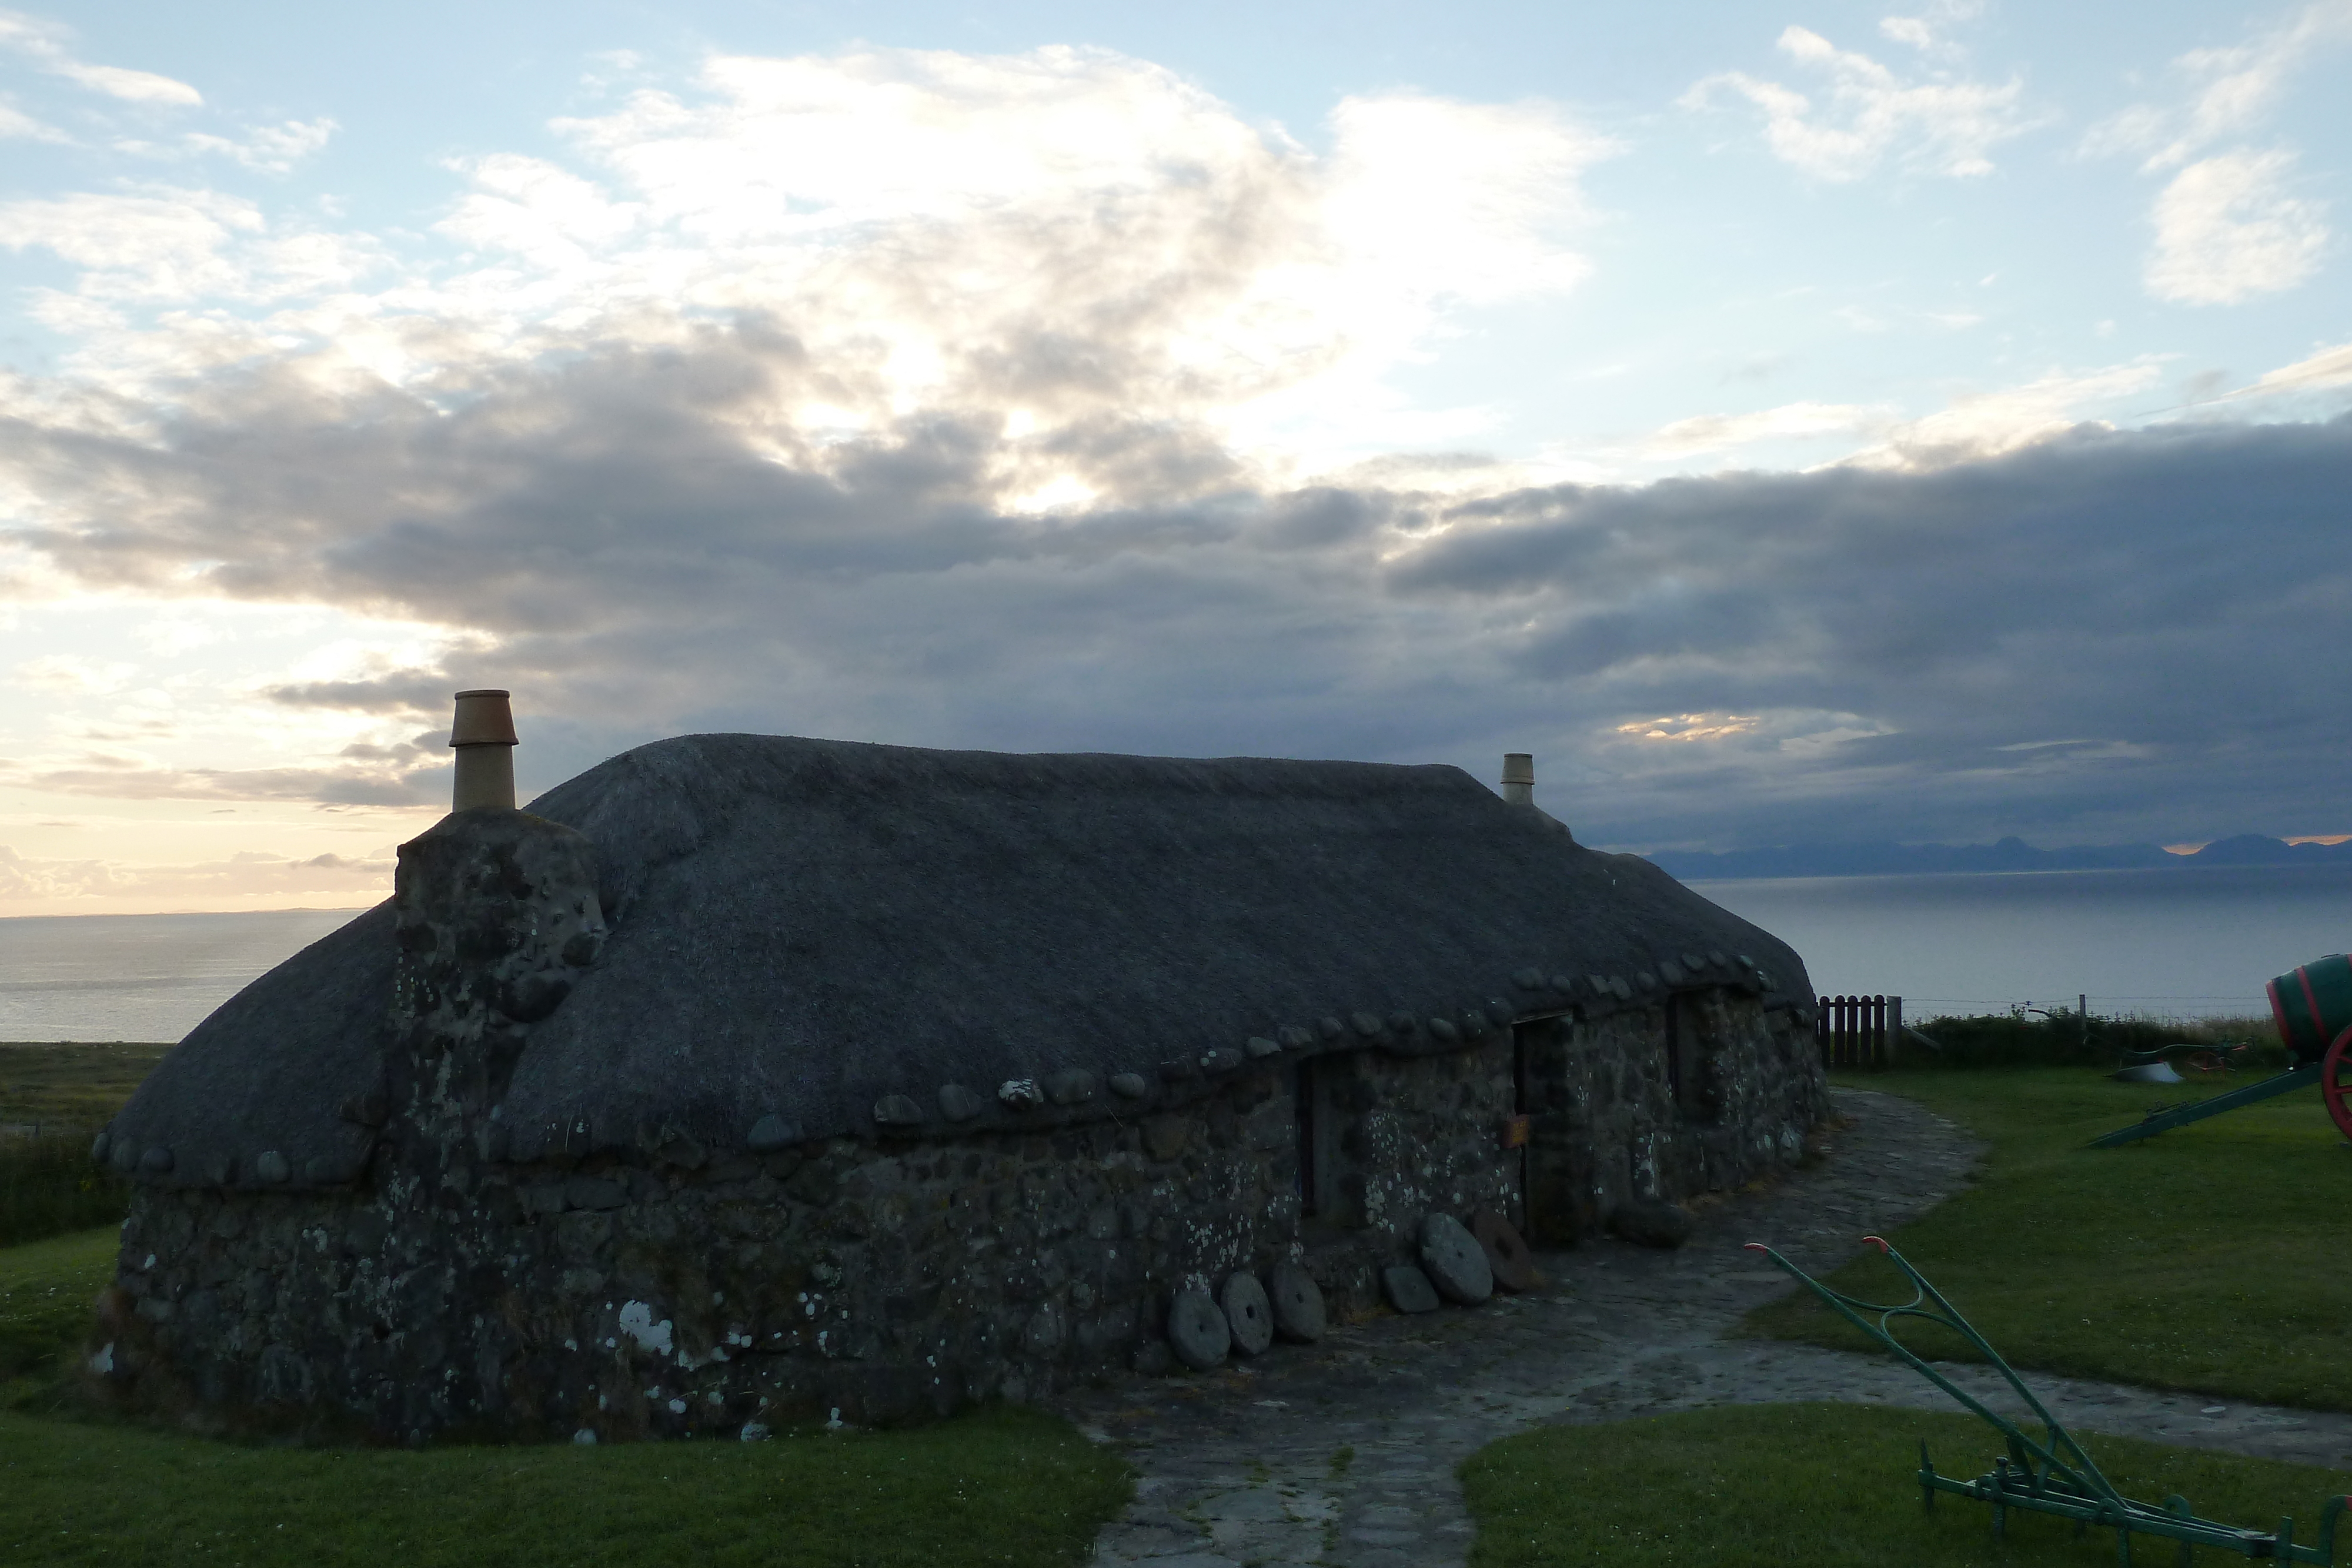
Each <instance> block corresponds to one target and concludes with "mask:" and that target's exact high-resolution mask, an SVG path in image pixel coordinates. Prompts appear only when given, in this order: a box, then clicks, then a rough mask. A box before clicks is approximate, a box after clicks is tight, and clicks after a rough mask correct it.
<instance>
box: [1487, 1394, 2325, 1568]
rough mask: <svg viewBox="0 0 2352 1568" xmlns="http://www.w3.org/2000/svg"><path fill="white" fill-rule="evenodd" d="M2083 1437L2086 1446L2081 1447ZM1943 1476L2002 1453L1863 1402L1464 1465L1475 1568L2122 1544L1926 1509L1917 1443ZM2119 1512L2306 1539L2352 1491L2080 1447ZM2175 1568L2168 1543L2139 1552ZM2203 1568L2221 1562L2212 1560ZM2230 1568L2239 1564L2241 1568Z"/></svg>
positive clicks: (1961, 1428)
mask: <svg viewBox="0 0 2352 1568" xmlns="http://www.w3.org/2000/svg"><path fill="white" fill-rule="evenodd" d="M2078 1436H2079V1434H2078ZM1923 1438H1924V1439H1925V1440H1926V1441H1927V1446H1928V1449H1929V1452H1930V1453H1932V1454H1933V1455H1934V1457H1935V1459H1936V1463H1937V1469H1939V1470H1941V1471H1942V1472H1943V1473H1944V1474H1945V1475H1958V1476H1961V1477H1973V1476H1976V1475H1979V1474H1981V1473H1982V1472H1983V1471H1985V1470H1987V1469H1990V1468H1991V1465H1992V1459H1993V1457H1994V1455H1995V1454H1996V1453H1997V1452H1998V1451H1999V1449H1998V1445H1997V1443H1996V1442H1995V1441H1994V1440H1993V1437H1992V1428H1990V1427H1987V1426H1986V1425H1985V1424H1984V1423H1983V1422H1981V1421H1979V1420H1978V1419H1977V1418H1976V1417H1975V1416H1946V1415H1940V1414H1932V1413H1924V1412H1916V1411H1907V1410H1890V1409H1885V1408H1884V1407H1880V1406H1853V1405H1757V1406H1734V1407H1730V1408H1725V1409H1714V1410H1694V1411H1688V1412H1685V1413H1682V1414H1678V1415H1674V1416H1655V1417H1652V1418H1650V1419H1647V1420H1641V1421H1624V1422H1615V1423H1612V1424H1610V1425H1607V1426H1599V1427H1542V1428H1540V1429H1538V1430H1537V1431H1533V1432H1529V1433H1526V1434H1524V1435H1523V1436H1520V1437H1507V1438H1505V1439H1504V1440H1503V1441H1501V1442H1499V1443H1496V1444H1493V1445H1491V1446H1490V1447H1488V1448H1484V1449H1481V1450H1480V1451H1479V1452H1478V1453H1476V1454H1475V1455H1473V1456H1472V1457H1471V1458H1470V1459H1469V1460H1468V1461H1467V1462H1466V1463H1465V1464H1464V1466H1463V1467H1462V1480H1463V1489H1464V1493H1465V1498H1466V1500H1467V1501H1468V1503H1469V1506H1470V1511H1471V1514H1472V1515H1473V1517H1474V1518H1475V1520H1476V1521H1477V1526H1478V1536H1477V1542H1476V1543H1475V1546H1474V1547H1473V1548H1472V1550H1471V1553H1470V1561H1471V1563H1472V1565H1473V1568H1522V1565H1528V1568H1533V1565H1535V1564H1543V1565H1544V1568H1557V1565H1559V1564H1563V1563H1707V1564H1710V1565H1712V1568H1788V1565H1789V1564H1791V1563H1802V1564H1804V1565H1805V1568H1864V1565H1868V1568H1882V1565H1884V1564H1887V1563H1902V1564H1906V1565H1908V1568H1945V1565H1949V1568H1964V1565H1973V1564H1990V1563H2013V1562H2019V1561H2026V1562H2032V1563H2049V1564H2053V1565H2054V1564H2064V1563H2079V1564H2082V1565H2083V1568H2091V1565H2093V1564H2100V1563H2107V1564H2112V1563H2114V1562H2115V1561H2116V1543H2115V1537H2114V1535H2113V1534H2112V1533H2106V1534H2097V1533H2094V1534H2091V1535H2088V1536H2085V1537H2084V1538H2083V1539H2080V1540H2077V1539H2075V1538H2074V1526H2073V1525H2072V1524H2070V1523H2068V1522H2066V1521H2063V1520H2057V1519H2050V1518H2043V1517H2037V1516H2033V1515H2028V1514H2013V1515H2012V1516H2011V1520H2010V1524H2009V1538H2008V1542H2007V1543H2006V1546H2004V1545H2003V1543H2001V1542H1996V1541H1995V1540H1994V1539H1993V1536H1992V1524H1991V1512H1990V1510H1989V1509H1987V1508H1986V1507H1985V1506H1984V1505H1983V1504H1981V1503H1973V1502H1969V1501H1966V1500H1961V1499H1958V1498H1953V1497H1944V1498H1939V1499H1938V1500H1937V1503H1936V1508H1935V1511H1933V1512H1929V1511H1926V1510H1923V1509H1922V1508H1921V1507H1920V1506H1919V1490H1918V1488H1917V1486H1916V1484H1914V1482H1913V1481H1912V1477H1913V1475H1914V1474H1915V1473H1916V1470H1917V1468H1918V1455H1919V1444H1920V1441H1921V1440H1922V1439H1923ZM2084 1443H2085V1445H2086V1446H2087V1447H2088V1448H2090V1450H2091V1455H2092V1458H2094V1459H2095V1460H2096V1461H2097V1462H2098V1464H2099V1466H2100V1468H2101V1469H2103V1470H2104V1471H2105V1474H2106V1476H2107V1479H2109V1480H2111V1481H2113V1482H2114V1483H2115V1484H2116V1487H2117V1488H2118V1489H2119V1490H2121V1491H2122V1492H2123V1493H2124V1495H2126V1497H2134V1498H2137V1499H2139V1500H2142V1501H2152V1502H2161V1501H2162V1500H2163V1499H2164V1498H2165V1496H2166V1495H2167V1494H2168V1493H2171V1492H2179V1493H2180V1494H2182V1495H2183V1496H2185V1497H2187V1498H2188V1499H2189V1502H2190V1504H2191V1505H2193V1506H2194V1507H2195V1509H2196V1510H2197V1511H2198V1512H2199V1513H2200V1514H2201V1515H2203V1516H2204V1517H2205V1518H2208V1519H2218V1520H2222V1521H2227V1522H2230V1523H2232V1524H2238V1525H2242V1526H2245V1527H2248V1528H2251V1529H2257V1530H2265V1531H2267V1530H2272V1529H2274V1528H2276V1526H2277V1524H2278V1521H2279V1520H2280V1518H2281V1517H2282V1516H2286V1517H2292V1518H2293V1519H2294V1520H2295V1521H2296V1528H2295V1534H2296V1538H2297V1539H2298V1540H2301V1541H2305V1542H2308V1541H2310V1540H2311V1539H2312V1537H2313V1535H2314V1533H2315V1531H2316V1528H2317V1525H2318V1521H2319V1512H2320V1509H2321V1507H2322V1505H2323V1504H2324V1503H2325V1502H2326V1499H2327V1498H2328V1497H2329V1496H2331V1495H2335V1494H2339V1493H2341V1492H2343V1491H2344V1490H2345V1489H2346V1487H2347V1482H2352V1477H2347V1476H2346V1475H2345V1474H2342V1473H2340V1472H2336V1471H2332V1470H2325V1469H2313V1468H2310V1467H2307V1466H2303V1465H2287V1464H2280V1463H2278V1462H2276V1461H2273V1460H2267V1459H2244V1458H2234V1457H2231V1456H2225V1455H2219V1454H2210V1453H2202V1452H2199V1451H2196V1450H2192V1449H2187V1448H2165V1447H2161V1446H2159V1445H2157V1444H2154V1443H2138V1442H2133V1441H2130V1440H2129V1439H2126V1438H2122V1437H2084ZM2135 1550H2136V1552H2137V1556H2138V1559H2139V1561H2141V1562H2143V1563H2155V1562H2166V1563H2168V1562H2170V1561H2172V1554H2173V1549H2172V1547H2171V1546H2170V1545H2169V1543H2167V1542H2151V1541H2147V1540H2141V1541H2139V1542H2136V1543H2135ZM2206 1555H2207V1557H2208V1558H2209V1559H2210V1555H2211V1554H2210V1553H2208V1554H2206ZM2231 1561H2236V1559H2234V1558H2232V1559H2231Z"/></svg>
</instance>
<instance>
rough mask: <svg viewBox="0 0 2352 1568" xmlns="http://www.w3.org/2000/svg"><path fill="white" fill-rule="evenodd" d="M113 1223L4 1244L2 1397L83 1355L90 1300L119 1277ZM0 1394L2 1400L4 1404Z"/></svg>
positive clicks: (0, 1274) (0, 1259) (0, 1276)
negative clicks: (23, 1381) (26, 1243)
mask: <svg viewBox="0 0 2352 1568" xmlns="http://www.w3.org/2000/svg"><path fill="white" fill-rule="evenodd" d="M118 1235H119V1232H118V1231H117V1230H116V1229H115V1228H114V1227H112V1226H108V1227H106V1228H104V1229H101V1230H85V1231H81V1232H79V1233H78V1234H76V1235H72V1236H60V1237H57V1238H55V1239H51V1240H47V1241H36V1242H34V1243H33V1244H32V1245H31V1246H29V1247H10V1248H6V1249H0V1396H5V1395H6V1394H8V1393H11V1392H13V1393H15V1394H16V1395H18V1396H22V1395H23V1394H24V1393H26V1390H25V1389H24V1388H23V1387H22V1385H21V1384H19V1383H18V1381H17V1380H21V1379H28V1378H31V1377H33V1376H35V1375H37V1374H39V1373H42V1372H44V1371H46V1370H48V1369H49V1368H51V1367H52V1366H53V1365H54V1364H58V1363H59V1362H63V1361H67V1360H68V1359H69V1358H71V1357H72V1356H74V1355H76V1354H79V1352H80V1349H81V1343H82V1338H83V1336H84V1335H85V1334H86V1333H89V1325H90V1303H91V1302H92V1301H95V1300H97V1297H98V1292H99V1291H100V1289H102V1288H103V1287H104V1286H105V1284H106V1282H107V1281H110V1280H111V1279H113V1278H114V1248H115V1242H116V1239H117V1237H118ZM0 1404H5V1397H0Z"/></svg>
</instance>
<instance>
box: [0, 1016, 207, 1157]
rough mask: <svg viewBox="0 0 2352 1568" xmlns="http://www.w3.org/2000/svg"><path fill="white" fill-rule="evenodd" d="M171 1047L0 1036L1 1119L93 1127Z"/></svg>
mask: <svg viewBox="0 0 2352 1568" xmlns="http://www.w3.org/2000/svg"><path fill="white" fill-rule="evenodd" d="M171 1049H172V1048H171V1047H170V1046H168V1045H137V1044H132V1045H121V1044H117V1045H81V1044H75V1043H71V1042H52V1043H27V1042H24V1041H7V1040H0V1125H9V1126H16V1125H28V1126H43V1127H57V1128H59V1129H63V1130H66V1131H69V1132H73V1133H77V1134H89V1133H95V1132H96V1131H97V1130H98V1129H99V1128H100V1127H102V1126H104V1125H105V1124H106V1122H107V1119H108V1118H109V1117H110V1116H112V1115H113V1114H114V1113H115V1112H117V1111H119V1110H121V1108H122V1103H123V1102H124V1101H125V1100H128V1099H130V1098H131V1091H132V1090H133V1089H136V1088H138V1087H139V1085H140V1083H141V1082H142V1081H143V1080H144V1079H145V1078H146V1076H147V1074H148V1073H149V1072H151V1071H153V1070H154V1066H155V1064H156V1063H157V1062H159V1061H163V1053H164V1052H165V1051H169V1050H171ZM84 1142H85V1143H87V1142H88V1139H87V1137H86V1136H85V1138H84Z"/></svg>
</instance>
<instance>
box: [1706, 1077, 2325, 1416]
mask: <svg viewBox="0 0 2352 1568" xmlns="http://www.w3.org/2000/svg"><path fill="white" fill-rule="evenodd" d="M2251 1077H2252V1075H2248V1074H2238V1075H2236V1078H2235V1081H2236V1082H2248V1081H2250V1079H2251ZM1853 1082H1855V1083H1856V1084H1857V1085H1858V1086H1861V1087H1866V1088H1871V1089H1877V1090H1884V1091H1886V1092H1890V1093H1898V1094H1902V1095H1906V1096H1907V1097H1910V1098H1912V1099H1915V1100H1917V1101H1919V1102H1920V1103H1924V1104H1926V1105H1927V1106H1928V1107H1930V1108H1931V1109H1934V1110H1936V1111H1938V1112H1940V1113H1944V1114H1945V1115H1948V1116H1950V1117H1951V1118H1953V1119H1954V1120H1955V1121H1958V1122H1959V1123H1961V1124H1964V1125H1967V1126H1969V1127H1971V1128H1973V1129H1975V1130H1976V1131H1977V1132H1978V1133H1979V1134H1981V1135H1983V1136H1984V1137H1985V1138H1987V1139H1988V1140H1989V1141H1990V1145H1991V1148H1990V1153H1989V1155H1987V1158H1986V1163H1985V1167H1984V1169H1983V1171H1982V1172H1981V1174H1980V1179H1979V1181H1978V1182H1977V1183H1976V1184H1975V1185H1973V1186H1969V1187H1968V1188H1967V1189H1965V1190H1963V1191H1961V1192H1960V1193H1958V1195H1956V1196H1955V1197H1952V1198H1951V1199H1950V1200H1948V1202H1946V1203H1943V1204H1941V1205H1939V1206H1938V1207H1937V1208H1935V1209H1934V1210H1933V1211H1932V1212H1930V1213H1928V1214H1927V1215H1926V1216H1924V1217H1923V1218H1920V1219H1918V1220H1916V1221H1915V1222H1914V1223H1912V1224H1910V1225H1907V1226H1905V1227H1904V1228H1902V1229H1901V1230H1899V1231H1897V1232H1896V1233H1895V1235H1893V1236H1892V1237H1890V1238H1889V1239H1890V1240H1892V1241H1893V1242H1894V1243H1895V1246H1896V1247H1898V1248H1900V1249H1902V1251H1903V1253H1904V1255H1905V1256H1906V1257H1907V1258H1908V1259H1909V1260H1911V1261H1912V1262H1913V1263H1914V1264H1915V1265H1916V1266H1917V1267H1918V1268H1919V1269H1920V1270H1921V1271H1922V1272H1924V1273H1925V1274H1926V1275H1927V1277H1928V1278H1929V1279H1930V1280H1932V1281H1935V1282H1936V1284H1937V1287H1938V1288H1940V1289H1941V1290H1942V1291H1943V1292H1944V1293H1945V1295H1946V1296H1947V1297H1948V1298H1949V1299H1950V1300H1951V1301H1952V1302H1953V1304H1954V1305H1956V1306H1958V1308H1959V1310H1960V1311H1961V1312H1963V1313H1965V1314H1966V1315H1967V1316H1968V1318H1969V1321H1970V1322H1973V1323H1975V1325H1976V1326H1977V1328H1978V1330H1979V1332H1980V1333H1983V1334H1984V1336H1985V1337H1986V1338H1987V1339H1988V1340H1990V1342H1991V1343H1992V1344H1993V1346H1994V1348H1996V1349H1997V1350H1999V1351H2000V1353H2001V1354H2003V1355H2004V1356H2006V1357H2008V1358H2009V1360H2010V1361H2011V1364H2014V1365H2017V1366H2020V1367H2031V1368H2035V1369H2038V1370H2041V1371H2044V1372H2054V1373H2062V1374H2066V1375H2075V1376H2082V1377H2096V1378H2105V1379H2108V1380H2111V1381H2115V1382H2119V1383H2135V1384H2141V1385H2147V1386H2149V1387H2157V1388H2176V1389H2183V1390H2188V1391H2190V1392H2194V1393H2200V1394H2209V1395H2213V1396H2220V1397H2223V1398H2231V1399H2252V1400H2259V1401H2263V1402H2264V1403H2268V1404H2274V1405H2297V1406H2306V1407H2310V1408H2315V1409H2325V1410H2344V1409H2352V1357H2347V1355H2346V1354H2344V1347H2345V1340H2344V1331H2345V1325H2346V1324H2347V1323H2352V1269H2347V1268H2346V1267H2345V1264H2344V1261H2343V1260H2344V1258H2345V1257H2346V1255H2347V1248H2352V1148H2347V1147H2346V1146H2345V1144H2344V1140H2343V1138H2342V1137H2341V1136H2340V1135H2339V1134H2337V1133H2336V1128H2335V1126H2334V1124H2332V1123H2330V1122H2329V1121H2328V1119H2327V1114H2326V1109H2325V1107H2323V1106H2322V1105H2321V1103H2320V1100H2319V1094H2318V1092H2317V1091H2316V1090H2315V1089H2306V1090H2302V1091H2298V1092H2294V1093H2292V1094H2289V1095H2286V1096H2284V1097H2282V1098H2281V1099H2278V1100H2274V1101H2271V1102H2268V1103H2263V1104H2260V1105H2256V1106H2253V1107H2252V1108H2250V1109H2247V1110H2243V1111H2238V1112H2233V1113H2228V1114H2225V1115H2221V1116H2217V1117H2215V1118H2213V1119H2212V1120H2211V1121H2209V1122H2200V1123H2199V1124H2195V1125H2193V1126H2189V1127H2184V1128H2179V1129H2177V1130H2175V1131H2172V1132H2169V1133H2166V1134H2162V1135H2160V1136H2158V1137H2156V1138H2152V1139H2149V1140H2147V1142H2144V1143H2139V1144H2135V1145H2128V1146H2126V1147H2124V1148H2120V1149H2088V1148H2085V1147H2084V1146H2083V1145H2084V1144H2085V1143H2087V1142H2088V1141H2089V1140H2090V1139H2091V1138H2092V1137H2093V1136H2095V1135H2096V1134H2100V1133H2104V1132H2108V1131H2111V1130H2113V1129H2115V1128H2116V1127H2120V1126H2124V1125H2126V1124H2129V1123H2131V1122H2134V1121H2137V1119H2138V1118H2139V1116H2140V1115H2141V1113H2143V1112H2145V1111H2146V1110H2147V1109H2148V1108H2149V1106H2150V1105H2152V1104H2155V1103H2158V1102H2179V1101H2181V1100H2186V1099H2190V1098H2197V1097H2201V1096H2202V1095H2204V1094H2206V1093H2210V1092H2218V1089H2219V1087H2220V1086H2219V1085H2218V1084H2217V1085H2215V1086H2214V1087H2213V1088H2207V1087H2205V1086H2202V1085H2186V1084H2184V1085H2178V1086H2168V1087H2169V1092H2167V1089H2166V1087H2159V1086H2157V1085H2151V1084H2118V1083H2113V1082H2108V1081H2106V1080H2105V1078H2103V1077H2100V1076H2098V1075H2096V1074H2095V1073H2092V1072H2088V1071H2084V1070H2082V1069H2079V1068H2076V1069H2064V1068H2045V1069H2034V1070H2021V1071H1948V1072H1898V1073H1885V1074H1877V1075H1874V1076H1872V1077H1870V1078H1868V1079H1866V1080H1862V1079H1857V1080H1854V1081H1853ZM1758 1239H1759V1240H1766V1241H1769V1240H1771V1239H1772V1238H1770V1237H1759V1238H1758ZM1897 1278H1898V1276H1897V1275H1896V1273H1895V1270H1894V1269H1893V1268H1892V1267H1891V1266H1889V1265H1888V1264H1887V1263H1886V1262H1885V1260H1883V1259H1880V1258H1878V1257H1877V1255H1876V1254H1875V1253H1871V1254H1868V1255H1866V1256H1865V1257H1864V1258H1863V1259H1860V1260H1856V1261H1855V1262H1853V1263H1851V1264H1849V1265H1848V1266H1846V1267H1845V1268H1843V1269H1841V1270H1837V1271H1836V1272H1835V1273H1833V1274H1832V1275H1830V1276H1829V1282H1830V1283H1832V1284H1833V1285H1835V1286H1836V1287H1837V1288H1838V1289H1840V1290H1843V1291H1848V1292H1850V1293H1853V1294H1855V1295H1859V1296H1862V1297H1864V1298H1865V1299H1868V1300H1874V1301H1885V1300H1887V1299H1888V1298H1890V1297H1892V1296H1895V1294H1896V1293H1897V1291H1898V1287H1897V1284H1896V1280H1897ZM1903 1294H1905V1295H1906V1297H1907V1292H1903ZM1748 1330H1749V1331H1750V1332H1752V1333H1761V1334H1767V1335H1771V1336H1776V1337H1780V1338H1787V1339H1799V1340H1806V1341H1810V1342H1811V1343H1817V1344H1826V1345H1832V1346H1838V1347H1842V1348H1851V1349H1869V1348H1871V1346H1870V1343H1869V1342H1868V1341H1866V1340H1865V1339H1864V1337H1863V1336H1862V1335H1861V1334H1860V1333H1857V1332H1855V1331H1854V1330H1853V1328H1851V1327H1850V1326H1848V1325H1847V1324H1846V1323H1844V1322H1842V1321H1840V1320H1839V1319H1837V1318H1835V1317H1833V1316H1832V1314H1831V1313H1830V1312H1828V1310H1827V1309H1826V1308H1824V1307H1822V1305H1821V1304H1820V1303H1819V1302H1818V1301H1815V1300H1814V1299H1813V1298H1812V1296H1811V1295H1810V1294H1809V1293H1805V1292H1800V1293H1798V1294H1797V1295H1794V1296H1791V1297H1789V1298H1787V1299H1785V1300H1783V1301H1776V1302H1774V1303H1772V1304H1770V1305H1769V1306H1766V1307H1764V1308H1761V1309H1759V1311H1757V1312H1753V1313H1751V1314H1749V1316H1748ZM1906 1343H1911V1344H1912V1345H1913V1346H1914V1348H1916V1349H1917V1350H1919V1351H1920V1352H1921V1354H1927V1355H1930V1356H1951V1357H1960V1356H1962V1355H1964V1354H1965V1352H1964V1347H1963V1346H1962V1345H1961V1344H1960V1343H1959V1342H1958V1339H1957V1337H1956V1336H1953V1335H1949V1334H1947V1333H1941V1332H1940V1331H1933V1330H1927V1329H1924V1328H1922V1329H1915V1330H1913V1331H1910V1332H1907V1333H1906Z"/></svg>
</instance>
